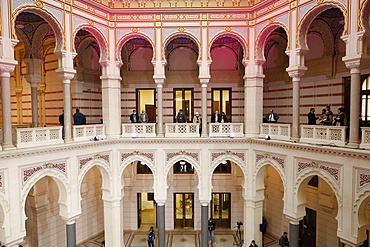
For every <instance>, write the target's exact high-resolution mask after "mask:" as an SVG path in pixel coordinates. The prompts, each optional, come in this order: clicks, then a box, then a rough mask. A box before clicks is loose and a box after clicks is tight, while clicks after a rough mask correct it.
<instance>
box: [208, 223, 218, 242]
mask: <svg viewBox="0 0 370 247" xmlns="http://www.w3.org/2000/svg"><path fill="white" fill-rule="evenodd" d="M215 229H216V222H214V221H213V219H212V218H209V220H208V238H209V243H210V244H211V243H212V246H215V245H216V238H215Z"/></svg>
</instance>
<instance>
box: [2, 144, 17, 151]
mask: <svg viewBox="0 0 370 247" xmlns="http://www.w3.org/2000/svg"><path fill="white" fill-rule="evenodd" d="M2 147H3V150H13V149H16V148H17V147H16V146H14V145H13V144H5V143H3V145H2Z"/></svg>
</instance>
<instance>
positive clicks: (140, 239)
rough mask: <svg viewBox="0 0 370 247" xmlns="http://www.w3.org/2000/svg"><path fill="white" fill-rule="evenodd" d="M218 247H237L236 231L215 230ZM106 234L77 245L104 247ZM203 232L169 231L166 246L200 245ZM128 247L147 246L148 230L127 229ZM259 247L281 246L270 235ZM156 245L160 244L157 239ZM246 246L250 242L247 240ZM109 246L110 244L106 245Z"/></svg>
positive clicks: (193, 246)
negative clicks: (235, 240)
mask: <svg viewBox="0 0 370 247" xmlns="http://www.w3.org/2000/svg"><path fill="white" fill-rule="evenodd" d="M215 238H216V243H217V245H216V246H217V247H235V246H236V245H235V244H234V243H235V242H234V231H217V230H216V231H215ZM103 241H104V234H103V233H102V234H100V235H98V236H96V237H94V238H92V239H90V240H88V241H86V242H84V243H82V244H79V245H77V247H103V246H104V245H103V244H102V242H103ZM200 241H201V234H200V232H199V231H179V230H176V231H168V232H166V234H165V246H166V247H200ZM124 242H125V246H126V247H147V246H148V237H147V232H146V231H127V232H125V233H124ZM257 244H258V246H259V247H279V244H278V240H277V239H275V238H272V237H270V236H268V235H265V236H264V245H263V246H262V243H257ZM155 246H158V243H157V241H156V243H155ZM244 246H245V247H248V246H249V242H245V244H244ZM106 247H108V246H106Z"/></svg>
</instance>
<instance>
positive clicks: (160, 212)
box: [157, 204, 166, 247]
mask: <svg viewBox="0 0 370 247" xmlns="http://www.w3.org/2000/svg"><path fill="white" fill-rule="evenodd" d="M164 206H165V205H164V204H163V205H159V204H158V205H157V217H158V247H165V244H166V239H165V220H166V218H165V210H164V209H165V208H164Z"/></svg>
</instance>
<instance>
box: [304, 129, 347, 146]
mask: <svg viewBox="0 0 370 247" xmlns="http://www.w3.org/2000/svg"><path fill="white" fill-rule="evenodd" d="M346 129H347V126H325V125H301V139H300V142H305V143H311V144H323V145H335V146H341V147H343V146H345V145H346Z"/></svg>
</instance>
